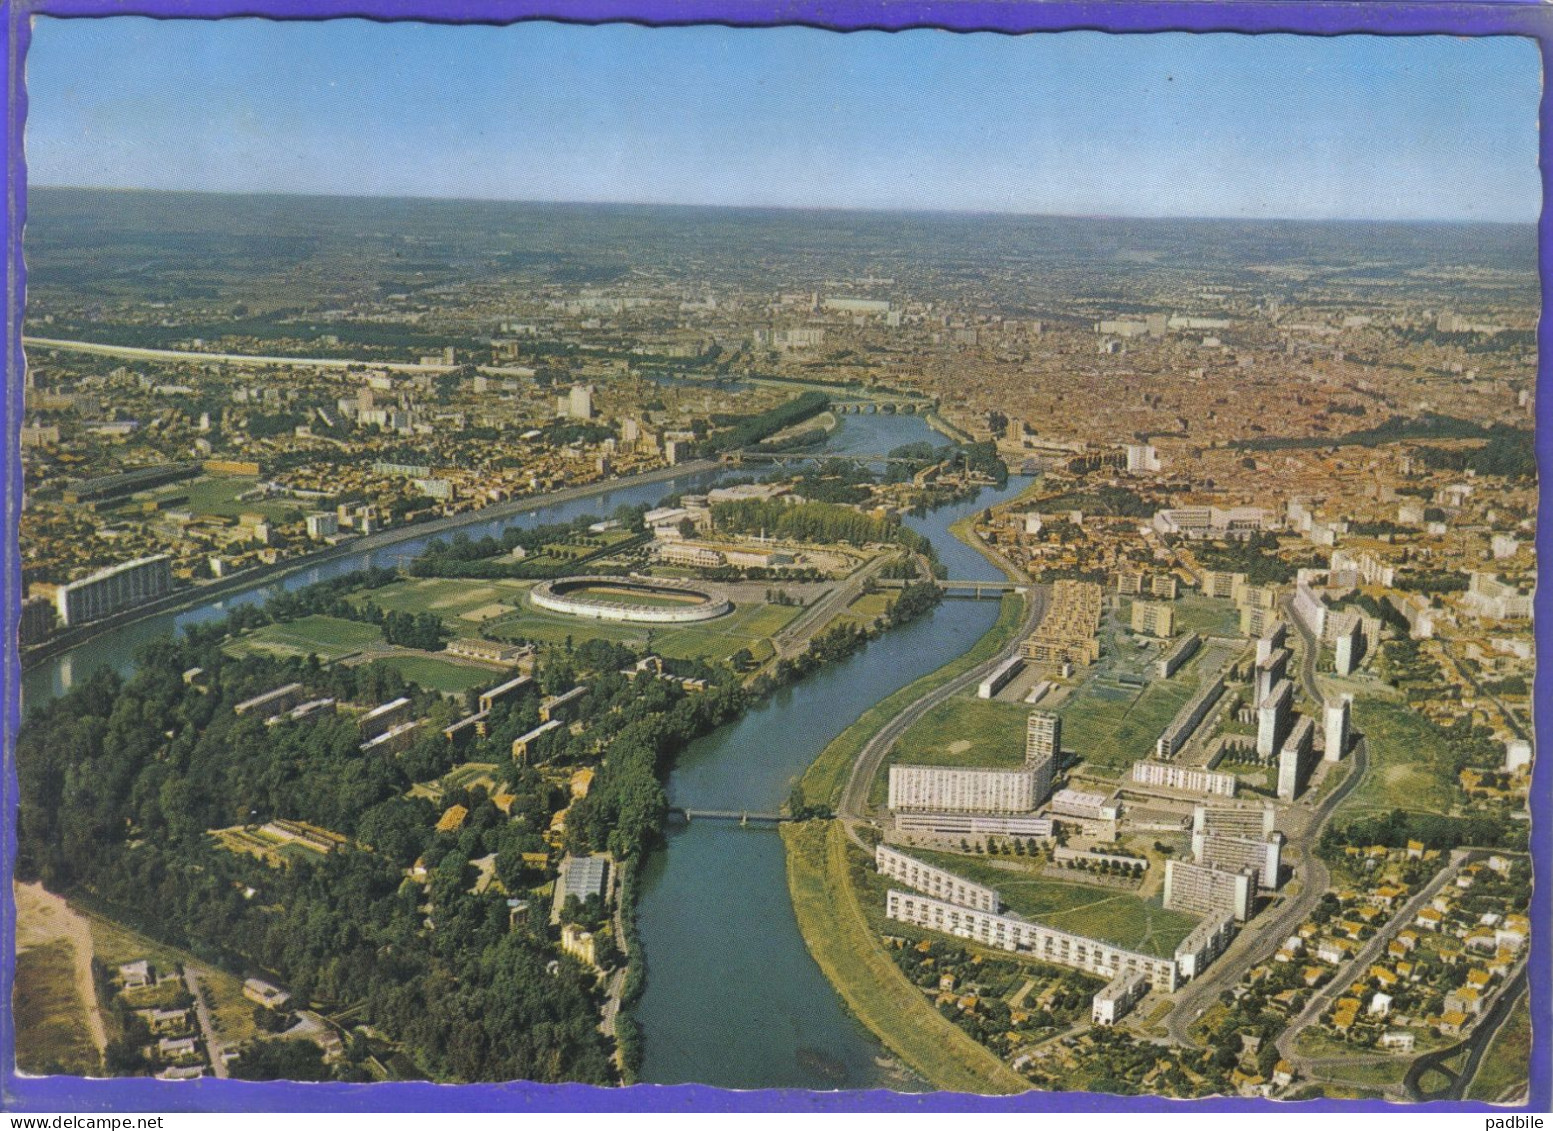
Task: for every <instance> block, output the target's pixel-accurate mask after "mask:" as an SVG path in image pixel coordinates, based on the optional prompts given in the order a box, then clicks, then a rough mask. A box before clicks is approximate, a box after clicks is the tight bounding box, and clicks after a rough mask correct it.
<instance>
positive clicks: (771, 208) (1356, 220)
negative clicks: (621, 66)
mask: <svg viewBox="0 0 1553 1131" xmlns="http://www.w3.org/2000/svg"><path fill="white" fill-rule="evenodd" d="M35 189H38V190H43V191H54V192H102V193H144V194H148V195H165V196H171V195H178V194H182V195H187V196H265V197H281V198H302V199H308V200H384V201H414V202H428V203H445V204H521V205H550V206H557V207H598V208H704V209H717V210H722V211H730V212H731V211H748V212H823V213H845V212H857V213H875V214H884V215H906V216H911V215H929V216H980V217H1019V218H1025V219H1052V220H1159V221H1199V222H1219V223H1253V224H1258V223H1266V224H1463V225H1480V226H1498V227H1516V226H1531V227H1536V226H1538V225H1539V224H1540V223H1541V219H1542V216H1541V213H1540V212H1539V214H1538V215H1537V216H1534V217H1531V218H1529V219H1516V220H1488V219H1466V218H1462V217H1447V216H1436V217H1402V216H1392V217H1382V216H1321V217H1316V216H1224V215H1207V214H1200V213H1199V214H1180V215H1144V214H1137V213H1125V212H1041V211H1029V212H1021V211H1016V210H1005V209H993V208H949V207H945V208H934V207H931V206H925V205H923V206H916V207H887V206H881V205H855V204H853V205H848V204H761V203H750V204H724V203H709V202H704V201H664V200H586V199H572V200H563V199H541V198H526V197H501V196H418V195H416V194H413V193H342V192H309V191H305V190H300V189H291V190H283V189H203V188H153V187H147V186H143V185H61V184H29V185H27V186H26V190H25V191H26V192H27V193H31V192H32V191H33V190H35Z"/></svg>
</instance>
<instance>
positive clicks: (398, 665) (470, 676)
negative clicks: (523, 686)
mask: <svg viewBox="0 0 1553 1131" xmlns="http://www.w3.org/2000/svg"><path fill="white" fill-rule="evenodd" d="M382 662H383V663H385V664H387V665H388V666H389V667H391V668H393V669H394V670H395V671H397V672H398V673H399V674H400V675H402V676H404V678H405V679H407V680H409V681H410V682H411V683H418V684H420V685H421V686H422V687H424V688H426V689H427V690H429V691H441V692H445V693H448V694H458V693H460V692H463V691H468V690H469V689H470V688H471V687H489V686H491V685H492V684H494V683H496V682H497V680H496V678H495V677H494V676H493V675H492V673H491V672H489V671H486V670H483V669H481V668H475V667H465V666H464V665H463V664H455V663H450V662H449V661H447V660H439V659H437V658H436V657H435V656H425V655H416V654H413V653H407V654H403V655H390V656H385V657H383V660H382Z"/></svg>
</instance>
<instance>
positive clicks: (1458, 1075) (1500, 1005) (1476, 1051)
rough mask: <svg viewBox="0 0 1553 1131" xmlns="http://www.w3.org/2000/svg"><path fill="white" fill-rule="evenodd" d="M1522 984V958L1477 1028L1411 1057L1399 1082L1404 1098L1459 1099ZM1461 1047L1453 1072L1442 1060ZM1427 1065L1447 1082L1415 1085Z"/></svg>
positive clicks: (1524, 974)
mask: <svg viewBox="0 0 1553 1131" xmlns="http://www.w3.org/2000/svg"><path fill="white" fill-rule="evenodd" d="M1525 988H1526V962H1525V961H1524V960H1522V962H1521V966H1520V969H1519V970H1518V971H1517V972H1516V973H1515V975H1514V976H1513V977H1511V978H1510V979H1509V980H1508V981H1507V982H1505V985H1504V989H1503V990H1502V991H1501V992H1500V994H1499V996H1498V997H1497V998H1496V999H1495V1000H1494V1004H1493V1005H1492V1006H1490V1007H1489V1010H1488V1013H1487V1014H1486V1015H1484V1017H1483V1020H1481V1021H1479V1022H1478V1024H1477V1028H1475V1029H1473V1030H1472V1034H1471V1035H1470V1036H1469V1037H1467V1039H1466V1040H1464V1041H1462V1042H1460V1043H1459V1044H1454V1045H1451V1046H1450V1048H1444V1049H1439V1050H1437V1051H1435V1052H1430V1053H1425V1054H1424V1055H1423V1056H1421V1057H1419V1058H1418V1059H1417V1060H1415V1061H1413V1064H1412V1067H1410V1068H1409V1069H1408V1070H1407V1075H1406V1076H1405V1077H1404V1078H1403V1080H1402V1086H1403V1087H1404V1088H1406V1089H1407V1094H1408V1098H1409V1099H1411V1100H1414V1101H1422V1100H1459V1099H1462V1098H1463V1096H1464V1095H1465V1094H1466V1091H1467V1088H1468V1087H1469V1086H1470V1085H1471V1083H1472V1078H1473V1077H1474V1076H1476V1075H1477V1071H1478V1065H1479V1064H1480V1063H1481V1062H1482V1060H1483V1054H1484V1053H1485V1052H1486V1051H1488V1046H1489V1045H1490V1044H1491V1043H1492V1041H1493V1036H1494V1034H1495V1033H1497V1032H1498V1031H1499V1027H1500V1026H1501V1025H1503V1024H1504V1021H1505V1018H1507V1017H1509V1016H1510V1010H1511V1009H1512V1008H1513V1007H1514V1005H1515V1002H1516V1000H1517V999H1518V998H1519V997H1520V996H1521V993H1522V992H1523V991H1524V990H1525ZM1463 1048H1466V1049H1469V1050H1471V1051H1470V1052H1468V1054H1467V1059H1466V1062H1465V1063H1464V1064H1462V1066H1461V1071H1460V1072H1453V1071H1451V1070H1450V1069H1449V1068H1447V1067H1445V1064H1444V1062H1445V1061H1447V1060H1450V1059H1451V1058H1452V1057H1454V1056H1455V1055H1456V1054H1457V1053H1459V1052H1460V1051H1461V1050H1462V1049H1463ZM1431 1068H1432V1069H1434V1070H1435V1071H1436V1072H1438V1073H1440V1074H1441V1075H1442V1076H1445V1077H1447V1078H1448V1079H1449V1080H1450V1083H1449V1084H1447V1085H1446V1086H1445V1087H1444V1088H1441V1089H1438V1090H1436V1091H1433V1092H1425V1091H1424V1090H1423V1089H1422V1088H1420V1087H1419V1081H1420V1080H1421V1079H1422V1078H1423V1076H1424V1073H1426V1072H1428V1071H1429V1070H1430V1069H1431Z"/></svg>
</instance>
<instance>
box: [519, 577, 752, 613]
mask: <svg viewBox="0 0 1553 1131" xmlns="http://www.w3.org/2000/svg"><path fill="white" fill-rule="evenodd" d="M529 601H530V602H531V603H532V604H533V605H534V607H535V608H538V609H546V610H548V611H550V612H552V613H563V614H565V615H567V616H574V617H586V618H588V619H589V620H608V621H624V622H627V623H631V624H690V623H693V622H695V621H703V620H712V619H714V618H716V617H720V616H724V615H726V614H727V613H730V612H732V611H733V602H732V601H730V600H728V598H727V597H726V596H725V595H724V594H723V593H722V591H721V590H719V589H717V588H716V587H713V586H707V585H694V586H692V585H682V584H679V583H677V582H667V581H647V580H643V579H640V578H634V577H633V578H623V577H565V578H559V579H557V580H555V581H543V582H540V583H539V584H538V585H536V586H534V588H533V589H531V590H529Z"/></svg>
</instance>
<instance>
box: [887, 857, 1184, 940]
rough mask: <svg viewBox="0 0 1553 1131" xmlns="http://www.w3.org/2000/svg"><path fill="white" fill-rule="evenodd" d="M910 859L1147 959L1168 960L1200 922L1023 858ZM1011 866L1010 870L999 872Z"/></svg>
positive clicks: (1017, 910) (1029, 915) (1030, 914)
mask: <svg viewBox="0 0 1553 1131" xmlns="http://www.w3.org/2000/svg"><path fill="white" fill-rule="evenodd" d="M907 851H908V852H910V854H911V855H913V856H915V857H917V858H919V859H921V860H923V861H925V862H927V863H929V864H933V865H935V866H936V867H939V868H943V869H945V870H947V871H950V872H953V873H955V874H956V875H958V876H963V877H964V878H965V879H968V880H973V881H975V882H976V883H979V884H985V885H987V886H988V887H991V888H995V889H997V892H998V894H999V895H1001V896H1002V897H1003V902H1004V903H1005V904H1006V905H1007V906H1008V909H1009V910H1010V911H1012V912H1013V913H1014V914H1016V915H1020V916H1022V917H1024V918H1026V919H1033V920H1035V921H1036V922H1038V923H1045V924H1046V925H1047V926H1050V927H1056V928H1057V929H1058V930H1062V931H1072V932H1073V933H1074V934H1079V935H1087V936H1088V937H1090V938H1094V939H1100V940H1101V941H1103V942H1109V943H1111V944H1113V945H1115V946H1121V947H1126V948H1127V949H1129V950H1136V951H1139V952H1140V953H1142V954H1150V955H1154V956H1155V957H1158V958H1169V957H1170V956H1172V955H1174V954H1175V950H1176V947H1177V946H1178V945H1180V942H1181V940H1182V939H1184V938H1186V936H1187V935H1188V934H1190V933H1191V931H1192V928H1194V927H1196V926H1197V919H1196V918H1194V917H1193V916H1191V915H1184V914H1182V913H1181V912H1179V911H1167V910H1165V908H1164V907H1163V906H1162V905H1161V904H1160V902H1159V900H1158V899H1141V898H1139V897H1138V896H1136V895H1133V894H1132V893H1131V892H1127V891H1116V890H1113V889H1110V888H1099V887H1090V886H1089V885H1087V884H1069V883H1063V882H1062V881H1061V880H1054V879H1051V878H1050V877H1048V876H1044V875H1042V874H1041V873H1040V872H1039V870H1038V868H1039V866H1038V865H1035V864H1032V863H1031V862H1029V861H1028V860H1026V859H1025V858H1022V857H1018V856H1012V857H1009V856H999V857H996V858H995V859H996V861H997V862H996V863H994V860H993V858H989V857H984V856H958V855H954V854H952V853H946V852H927V851H923V850H921V849H908V850H907ZM1001 864H1006V865H1008V867H1000V866H999V865H1001Z"/></svg>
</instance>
